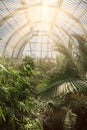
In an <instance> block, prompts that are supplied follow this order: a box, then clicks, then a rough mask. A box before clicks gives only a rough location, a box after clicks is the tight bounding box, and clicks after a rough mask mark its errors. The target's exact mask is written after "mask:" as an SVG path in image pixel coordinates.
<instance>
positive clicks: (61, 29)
mask: <svg viewBox="0 0 87 130" xmlns="http://www.w3.org/2000/svg"><path fill="white" fill-rule="evenodd" d="M44 22H45V21H44ZM35 23H36V22H35ZM37 23H40V21H38V22H37ZM30 24H32V22H30V23H26V24H24V25H23V26H21V27H20V28H18V29H17V30H16V31H14V32H13V33H12V34H11V35H10V37H9V38H8V40H7V42H6V45H5V47H4V49H3V53H5V50H6V48H7V46H8V45H9V42H10V40H11V38H12V37H13V36H14V35H15V34H16V33H18V32H19V31H20V30H22V29H24V28H26V27H27V26H29V25H30ZM33 24H34V23H33ZM50 24H52V23H50ZM53 24H54V26H56V28H57V29H60V31H63V32H64V33H65V35H67V36H68V37H70V35H69V34H68V33H67V31H65V30H64V29H63V28H62V27H60V26H58V25H56V24H55V23H53ZM30 26H31V25H30Z"/></svg>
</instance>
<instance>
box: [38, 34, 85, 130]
mask: <svg viewBox="0 0 87 130" xmlns="http://www.w3.org/2000/svg"><path fill="white" fill-rule="evenodd" d="M74 37H75V38H76V39H77V40H78V43H79V44H78V46H77V50H78V51H77V52H76V53H77V55H76V56H73V55H72V46H70V48H69V47H68V48H66V47H65V46H64V45H63V44H58V45H57V46H56V50H57V51H58V52H60V53H61V54H63V57H64V58H63V60H62V63H63V65H62V67H61V68H56V69H55V70H54V71H53V72H52V73H51V74H50V76H49V77H48V79H47V85H48V86H49V87H47V89H45V91H42V92H41V93H40V95H41V97H42V98H44V99H47V100H48V101H49V100H51V99H52V100H54V101H55V99H57V98H59V97H62V98H63V99H65V104H64V106H65V107H66V108H67V111H65V112H64V113H66V114H64V115H62V116H64V117H65V119H64V122H63V124H62V125H63V127H62V128H59V130H63V129H64V130H71V129H72V130H78V128H74V127H73V126H74V125H75V122H74V124H73V121H71V118H72V119H73V118H74V119H75V120H76V114H77V115H79V114H78V112H76V111H75V113H76V114H75V113H73V112H72V109H73V108H74V107H72V103H71V102H72V94H75V95H78V96H79V97H80V96H81V95H84V96H85V97H86V96H87V82H86V81H85V75H86V72H87V42H86V39H84V38H83V37H81V36H78V35H75V36H74ZM74 44H75V43H73V46H74ZM69 45H70V44H69ZM79 58H80V59H79ZM82 68H83V69H82ZM67 97H68V98H67ZM81 100H82V99H81ZM82 101H83V100H82ZM77 102H78V101H77ZM56 103H57V102H56ZM55 106H56V105H54V107H52V108H53V111H55V112H56V113H57V112H58V113H59V112H60V113H62V108H63V106H62V107H61V109H60V110H59V109H58V110H57V111H56V109H54V108H55ZM57 108H58V107H57ZM73 110H74V109H73ZM55 112H54V113H55ZM86 114H87V111H86ZM50 117H51V119H50V122H52V120H56V121H57V122H58V118H57V119H55V118H56V115H55V114H53V115H52V116H50ZM47 119H48V117H47ZM74 119H73V120H74ZM60 120H62V119H61V118H60ZM67 120H68V125H66V124H67ZM75 120H74V121H75ZM86 122H87V120H86ZM45 123H49V122H48V120H47V122H46V121H45ZM60 124H61V123H60ZM51 125H52V124H51ZM55 126H57V123H56V124H55ZM55 126H54V123H53V126H50V130H56V129H57V128H58V126H57V128H52V127H55ZM47 129H49V128H47ZM86 129H87V126H86ZM44 130H46V129H45V128H44Z"/></svg>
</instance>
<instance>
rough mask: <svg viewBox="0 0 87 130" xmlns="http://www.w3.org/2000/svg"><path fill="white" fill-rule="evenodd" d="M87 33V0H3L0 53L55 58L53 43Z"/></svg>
mask: <svg viewBox="0 0 87 130" xmlns="http://www.w3.org/2000/svg"><path fill="white" fill-rule="evenodd" d="M72 34H79V35H87V0H0V55H3V54H5V55H9V56H10V57H14V58H20V57H22V55H30V56H32V57H35V58H36V57H42V58H44V57H49V58H54V57H55V55H56V53H55V52H54V50H53V48H54V43H57V42H60V43H64V44H65V45H67V44H68V42H69V39H70V37H71V35H72Z"/></svg>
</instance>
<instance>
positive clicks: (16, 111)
mask: <svg viewBox="0 0 87 130" xmlns="http://www.w3.org/2000/svg"><path fill="white" fill-rule="evenodd" d="M9 62H10V61H9ZM32 64H33V61H32V62H31V61H30V62H28V61H25V62H23V64H21V65H16V63H11V64H10V63H9V65H7V67H4V66H6V62H5V64H4V65H2V64H0V67H1V68H0V73H1V75H0V119H2V122H0V123H1V127H0V129H2V128H3V130H4V129H5V128H6V127H7V126H6V125H9V129H12V130H16V128H17V127H18V128H17V129H21V127H20V125H18V124H21V123H19V122H22V119H23V116H25V117H29V116H31V115H32V112H33V109H34V107H35V106H36V105H37V104H36V101H35V96H36V95H35V94H34V91H35V90H34V88H32V84H31V82H30V80H31V78H32V76H33V73H34V69H33V67H32ZM12 120H14V123H15V124H14V126H16V128H12V125H11V124H9V123H10V122H11V121H12ZM5 122H6V124H5ZM8 122H9V123H8ZM3 126H4V127H3Z"/></svg>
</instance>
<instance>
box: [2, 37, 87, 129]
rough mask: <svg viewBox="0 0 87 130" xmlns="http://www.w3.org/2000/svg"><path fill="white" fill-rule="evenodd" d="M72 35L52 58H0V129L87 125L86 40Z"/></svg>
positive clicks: (78, 127)
mask: <svg viewBox="0 0 87 130" xmlns="http://www.w3.org/2000/svg"><path fill="white" fill-rule="evenodd" d="M74 37H75V38H76V39H77V40H78V41H79V42H78V44H77V45H76V44H75V43H74V42H72V41H70V42H69V44H68V46H67V47H66V46H64V45H63V44H61V43H57V45H56V47H55V50H56V51H58V52H59V53H60V55H59V56H58V57H57V59H56V61H55V62H52V61H50V60H48V61H47V60H42V59H41V60H38V61H33V59H32V58H30V57H25V58H24V59H23V61H21V62H20V63H19V62H18V63H17V61H13V59H10V58H5V57H4V58H2V59H0V130H57V129H58V130H86V129H87V41H86V38H83V37H82V36H78V35H75V36H73V38H74Z"/></svg>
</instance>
